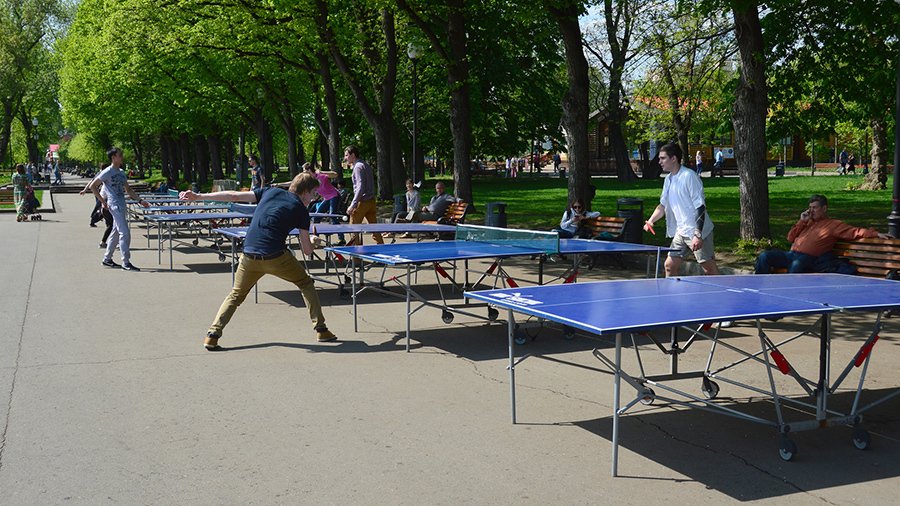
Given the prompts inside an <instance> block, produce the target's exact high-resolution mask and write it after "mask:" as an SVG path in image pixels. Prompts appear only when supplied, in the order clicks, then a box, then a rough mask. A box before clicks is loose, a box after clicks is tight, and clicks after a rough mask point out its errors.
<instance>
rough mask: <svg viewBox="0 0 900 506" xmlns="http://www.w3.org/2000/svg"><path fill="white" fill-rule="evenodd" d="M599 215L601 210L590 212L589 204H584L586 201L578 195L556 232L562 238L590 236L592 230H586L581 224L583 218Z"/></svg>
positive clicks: (564, 214)
mask: <svg viewBox="0 0 900 506" xmlns="http://www.w3.org/2000/svg"><path fill="white" fill-rule="evenodd" d="M598 216H600V212H599V211H592V212H588V211H587V206H585V205H584V201H583V200H581V198H580V197H578V198H576V199H575V200H574V201H572V207H570V208H569V209H566V212H564V213H563V216H562V220H561V221H560V222H559V228H557V229H556V232H557V233H559V238H560V239H571V238H573V237H582V238H590V236H591V231H590V230H585V229H584V228H583V227H582V226H581V220H583V219H585V218H597V217H598Z"/></svg>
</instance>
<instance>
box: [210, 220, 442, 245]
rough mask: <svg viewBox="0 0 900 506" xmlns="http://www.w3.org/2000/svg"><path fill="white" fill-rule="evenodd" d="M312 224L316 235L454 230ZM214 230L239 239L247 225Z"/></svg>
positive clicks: (423, 226) (293, 232)
mask: <svg viewBox="0 0 900 506" xmlns="http://www.w3.org/2000/svg"><path fill="white" fill-rule="evenodd" d="M313 216H314V214H313ZM313 226H314V227H315V230H316V234H318V235H330V234H355V233H364V234H365V233H379V232H391V233H399V234H402V233H403V232H414V233H419V232H453V231H455V230H456V228H455V227H453V226H452V225H434V224H427V223H357V224H341V225H334V224H332V223H314V224H313ZM216 232H218V233H220V234H222V235H225V236H228V237H236V238H238V239H240V238H243V237H246V236H247V227H232V228H220V229H217V230H216ZM299 233H300V231H299V230H298V229H296V228H295V229H294V230H291V232H290V235H297V234H299Z"/></svg>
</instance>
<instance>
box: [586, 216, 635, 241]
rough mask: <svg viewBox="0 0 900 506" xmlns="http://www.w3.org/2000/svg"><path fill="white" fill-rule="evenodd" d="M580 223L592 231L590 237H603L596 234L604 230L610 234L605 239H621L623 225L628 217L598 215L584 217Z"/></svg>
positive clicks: (623, 229)
mask: <svg viewBox="0 0 900 506" xmlns="http://www.w3.org/2000/svg"><path fill="white" fill-rule="evenodd" d="M581 223H582V226H584V227H585V228H588V229H590V230H591V232H593V237H591V238H592V239H603V238H602V237H598V236H599V235H601V234H603V233H604V232H606V233H607V234H609V235H611V236H612V237H609V238H607V239H606V240H609V241H621V240H622V233H623V232H624V231H625V225H626V224H627V223H628V218H613V217H611V216H610V217H607V216H598V217H597V218H585V219H584V220H581Z"/></svg>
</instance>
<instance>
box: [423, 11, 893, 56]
mask: <svg viewBox="0 0 900 506" xmlns="http://www.w3.org/2000/svg"><path fill="white" fill-rule="evenodd" d="M897 1H898V2H900V0H897ZM424 52H425V49H424V48H423V47H422V46H421V45H420V44H419V43H418V42H410V43H409V48H408V49H407V50H406V56H409V59H410V60H413V61H415V60H417V59H419V57H420V56H422V54H423V53H424Z"/></svg>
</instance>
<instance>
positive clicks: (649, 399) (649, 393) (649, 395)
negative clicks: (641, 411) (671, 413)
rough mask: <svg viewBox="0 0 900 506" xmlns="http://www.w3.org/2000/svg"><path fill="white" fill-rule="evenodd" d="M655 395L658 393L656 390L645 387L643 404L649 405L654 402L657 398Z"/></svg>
mask: <svg viewBox="0 0 900 506" xmlns="http://www.w3.org/2000/svg"><path fill="white" fill-rule="evenodd" d="M655 395H656V392H654V391H653V389H652V388H645V389H644V396H643V397H641V404H643V405H644V406H649V405H651V404H653V400H654V399H655V398H656V397H654V396H655Z"/></svg>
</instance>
